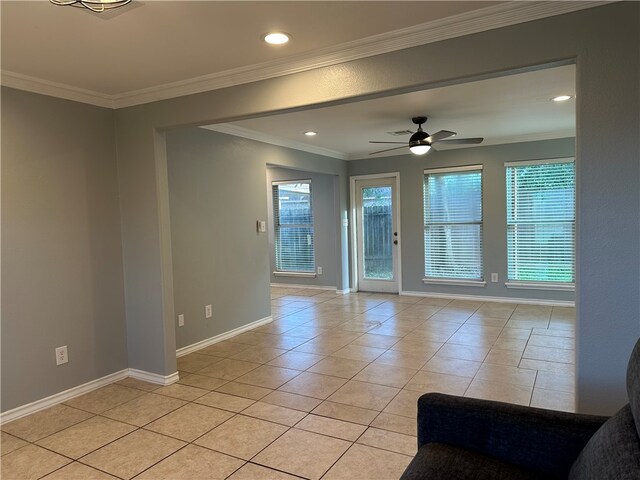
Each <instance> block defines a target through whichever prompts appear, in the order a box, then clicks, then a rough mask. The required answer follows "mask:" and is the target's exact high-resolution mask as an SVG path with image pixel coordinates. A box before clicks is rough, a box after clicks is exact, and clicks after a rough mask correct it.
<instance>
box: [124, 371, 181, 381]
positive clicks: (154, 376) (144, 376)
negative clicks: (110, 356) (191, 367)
mask: <svg viewBox="0 0 640 480" xmlns="http://www.w3.org/2000/svg"><path fill="white" fill-rule="evenodd" d="M129 376H130V377H132V378H135V379H138V380H142V381H143V382H149V383H156V384H158V385H171V384H172V383H176V382H177V381H178V380H180V377H179V376H178V372H173V373H172V374H171V375H160V374H158V373H151V372H145V371H144V370H138V369H136V368H130V369H129Z"/></svg>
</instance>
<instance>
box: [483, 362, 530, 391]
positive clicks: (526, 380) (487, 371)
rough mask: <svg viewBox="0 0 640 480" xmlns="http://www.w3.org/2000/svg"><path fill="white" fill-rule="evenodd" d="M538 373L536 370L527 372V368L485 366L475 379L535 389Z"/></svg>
mask: <svg viewBox="0 0 640 480" xmlns="http://www.w3.org/2000/svg"><path fill="white" fill-rule="evenodd" d="M536 373H537V371H536V370H527V369H525V368H518V367H512V366H507V365H489V364H484V365H482V366H481V367H480V370H478V373H477V374H476V377H475V378H477V379H479V380H488V381H490V382H502V383H513V384H515V385H523V386H525V387H533V384H534V382H535V380H536Z"/></svg>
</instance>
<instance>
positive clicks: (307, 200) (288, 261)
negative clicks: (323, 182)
mask: <svg viewBox="0 0 640 480" xmlns="http://www.w3.org/2000/svg"><path fill="white" fill-rule="evenodd" d="M273 219H274V225H275V229H274V232H275V249H276V270H277V271H278V272H308V273H313V272H314V271H315V255H314V245H313V210H312V208H311V181H309V180H306V181H296V182H286V183H285V182H274V183H273Z"/></svg>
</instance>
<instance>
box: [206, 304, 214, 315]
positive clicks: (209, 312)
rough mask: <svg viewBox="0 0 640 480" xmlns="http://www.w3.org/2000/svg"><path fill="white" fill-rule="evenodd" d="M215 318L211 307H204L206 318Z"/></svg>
mask: <svg viewBox="0 0 640 480" xmlns="http://www.w3.org/2000/svg"><path fill="white" fill-rule="evenodd" d="M211 317H213V311H212V309H211V305H205V307H204V318H211Z"/></svg>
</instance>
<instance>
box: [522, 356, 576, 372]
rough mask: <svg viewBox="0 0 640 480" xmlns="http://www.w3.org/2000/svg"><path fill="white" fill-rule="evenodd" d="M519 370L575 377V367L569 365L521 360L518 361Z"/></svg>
mask: <svg viewBox="0 0 640 480" xmlns="http://www.w3.org/2000/svg"><path fill="white" fill-rule="evenodd" d="M520 368H527V369H529V370H538V371H541V370H543V371H547V372H556V373H567V374H570V375H575V366H574V365H573V364H571V363H558V362H547V361H545V360H533V359H531V358H523V359H522V360H520Z"/></svg>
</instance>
